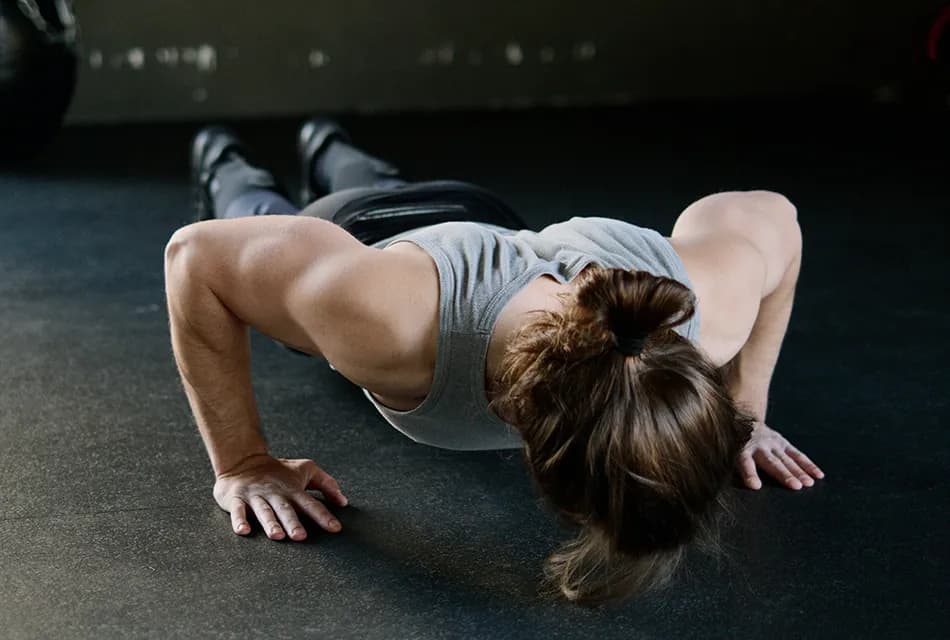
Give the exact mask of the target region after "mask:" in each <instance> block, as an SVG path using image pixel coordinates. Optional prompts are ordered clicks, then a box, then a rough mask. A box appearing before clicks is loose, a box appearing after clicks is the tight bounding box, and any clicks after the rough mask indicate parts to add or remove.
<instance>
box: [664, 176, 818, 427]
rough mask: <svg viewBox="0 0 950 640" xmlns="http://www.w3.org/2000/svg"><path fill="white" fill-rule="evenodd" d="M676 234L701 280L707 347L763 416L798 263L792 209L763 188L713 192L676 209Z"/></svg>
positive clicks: (734, 385) (736, 393)
mask: <svg viewBox="0 0 950 640" xmlns="http://www.w3.org/2000/svg"><path fill="white" fill-rule="evenodd" d="M673 237H674V238H676V239H677V241H678V242H679V243H680V244H682V245H684V246H685V249H686V253H687V256H688V258H687V260H689V261H690V262H692V264H693V273H695V279H696V280H698V283H697V284H698V285H699V287H698V288H699V296H700V308H701V309H702V311H703V314H702V316H703V333H704V336H703V343H704V346H705V348H706V350H707V351H708V352H709V353H710V355H711V357H712V358H713V359H714V360H715V361H717V362H719V363H722V364H725V365H726V371H727V375H728V378H729V385H730V390H731V391H732V392H733V395H734V397H735V398H736V399H737V400H739V401H740V402H741V403H742V404H744V405H745V406H746V407H747V408H748V409H750V410H751V411H752V412H753V413H754V414H755V416H756V417H757V418H758V419H760V420H764V419H765V410H766V405H767V398H768V390H769V384H770V381H771V379H772V373H773V372H774V370H775V365H776V362H777V361H778V355H779V351H780V349H781V346H782V340H783V338H784V336H785V331H786V328H787V327H788V321H789V317H790V315H791V308H792V300H793V297H794V292H795V284H796V282H797V279H798V270H799V266H800V264H801V248H802V238H801V230H800V229H799V226H798V220H797V212H796V210H795V207H794V206H793V205H792V204H791V203H790V202H789V201H788V200H787V199H786V198H784V197H783V196H781V195H779V194H775V193H771V192H766V191H750V192H733V193H721V194H715V195H712V196H708V197H706V198H703V199H701V200H699V201H697V202H695V203H694V204H692V205H691V206H690V207H689V208H687V209H686V210H685V211H684V212H683V213H682V214H681V215H680V217H679V219H678V220H677V222H676V226H675V227H674V229H673Z"/></svg>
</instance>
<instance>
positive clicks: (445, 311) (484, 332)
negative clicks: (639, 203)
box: [363, 217, 699, 451]
mask: <svg viewBox="0 0 950 640" xmlns="http://www.w3.org/2000/svg"><path fill="white" fill-rule="evenodd" d="M400 241H407V242H412V243H413V244H415V245H417V246H418V247H420V248H421V249H422V250H424V251H425V252H426V253H428V254H429V255H430V256H432V259H433V260H434V261H435V265H436V267H437V269H438V274H439V336H438V343H437V355H436V362H435V372H434V374H433V379H432V386H431V388H430V390H429V393H428V395H427V396H426V398H425V399H424V400H423V402H422V403H421V404H420V405H418V406H417V407H416V408H415V409H412V410H411V411H398V410H395V409H392V408H389V407H386V406H384V405H382V404H381V403H380V402H378V401H377V400H376V399H375V398H374V397H373V396H372V395H371V394H370V393H369V391H367V390H366V389H365V388H364V389H363V393H364V394H365V395H366V397H367V398H368V399H369V400H370V402H372V403H373V405H374V406H375V407H376V409H377V410H378V411H379V413H380V414H381V415H382V416H383V418H384V419H385V420H386V421H387V422H389V424H391V425H392V426H393V427H395V428H396V429H398V430H399V431H400V432H402V433H403V434H405V435H406V436H408V437H409V438H411V439H412V440H414V441H416V442H419V443H422V444H427V445H431V446H435V447H440V448H444V449H455V450H469V451H471V450H483V449H508V448H516V447H520V446H521V438H520V436H519V434H518V431H517V429H515V428H514V427H513V426H511V425H508V424H506V423H505V422H504V421H502V420H501V419H500V418H499V417H497V416H496V415H495V414H494V413H493V412H492V411H491V410H490V409H489V407H488V398H487V396H486V392H485V364H486V356H487V353H488V344H489V340H490V339H491V334H492V330H493V329H494V326H495V321H496V320H497V318H498V315H499V313H500V311H501V310H502V308H503V307H504V306H505V304H506V303H507V302H508V301H509V300H510V299H511V298H512V297H513V296H514V295H515V294H516V293H518V291H520V290H521V289H522V288H523V287H524V286H526V285H527V284H529V283H530V282H532V281H533V280H534V279H535V278H538V277H540V276H541V275H543V274H549V275H551V276H553V277H554V278H555V279H556V280H557V281H558V282H560V283H565V282H568V281H570V280H572V279H573V278H574V277H575V276H577V275H578V274H579V273H580V272H581V271H582V270H583V269H584V267H586V266H587V265H589V264H591V263H596V264H598V265H600V266H603V267H608V268H619V269H627V270H630V269H634V270H638V271H646V272H649V273H652V274H654V275H658V276H666V277H669V278H673V279H674V280H677V281H679V282H680V283H682V284H684V285H685V286H687V287H689V288H690V289H692V288H693V287H692V283H691V282H690V280H689V278H688V276H687V274H686V269H685V267H684V266H683V263H682V261H681V260H680V258H679V256H678V255H677V254H676V252H675V251H674V249H673V247H672V246H671V245H670V243H669V241H667V240H666V239H665V238H664V237H663V236H661V235H660V234H659V233H657V232H656V231H653V230H652V229H647V228H644V227H638V226H636V225H633V224H630V223H628V222H624V221H621V220H616V219H613V218H597V217H573V218H571V219H570V220H567V221H564V222H558V223H556V224H551V225H549V226H547V227H545V228H544V229H542V230H541V231H538V232H535V231H531V230H528V229H522V230H517V231H516V230H513V229H506V228H504V227H500V226H496V225H492V224H487V223H479V222H443V223H439V224H434V225H429V226H425V227H419V228H416V229H412V230H410V231H406V232H403V233H400V234H398V235H396V236H393V237H390V238H386V239H384V240H381V241H379V242H377V243H375V244H373V245H372V246H374V247H376V248H379V249H382V248H385V247H387V246H389V245H391V244H394V243H396V242H400ZM675 331H677V332H678V333H679V334H680V335H682V336H684V337H685V338H687V339H689V340H693V341H695V340H696V339H697V338H698V335H699V310H698V309H697V312H696V314H695V315H694V316H693V317H692V318H691V319H690V320H688V321H687V322H685V323H683V324H681V325H679V326H678V327H675Z"/></svg>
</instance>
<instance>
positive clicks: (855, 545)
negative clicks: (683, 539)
mask: <svg viewBox="0 0 950 640" xmlns="http://www.w3.org/2000/svg"><path fill="white" fill-rule="evenodd" d="M946 120H950V118H947V114H946V113H943V114H934V115H926V114H910V113H904V112H902V111H900V110H897V109H883V108H875V109H865V110H862V109H853V108H849V107H847V106H841V105H839V106H836V107H834V108H830V109H828V110H825V109H823V108H821V107H818V106H816V105H814V104H804V105H800V106H796V107H794V108H791V107H784V108H780V107H778V106H776V105H774V104H760V105H742V106H735V105H733V106H729V105H720V106H716V107H702V106H693V107H682V106H669V107H665V106H663V105H657V106H654V107H650V108H638V109H619V108H611V109H597V110H575V111H539V112H520V113H491V114H474V113H457V114H451V115H413V116H395V115H387V116H376V117H368V116H364V117H351V118H344V119H343V121H344V123H345V124H346V125H348V127H349V128H350V130H351V132H352V134H353V136H354V138H355V140H356V141H357V142H358V143H360V144H362V145H363V146H365V147H367V148H368V149H370V150H372V151H375V152H377V153H379V154H380V155H382V156H384V157H387V158H389V159H391V160H392V161H394V162H395V163H397V164H399V165H401V166H402V167H404V169H405V170H406V173H408V174H409V175H410V176H411V177H414V178H418V179H423V178H434V177H453V178H461V179H468V180H472V181H475V182H479V183H482V184H484V185H485V186H488V187H490V188H493V189H496V190H497V191H498V192H500V193H501V194H502V195H504V196H506V197H507V198H509V199H510V200H511V202H512V203H513V204H514V205H515V206H516V208H518V209H519V210H520V211H521V212H522V213H523V215H524V216H525V218H526V219H527V220H528V221H529V223H530V224H531V225H532V226H533V227H534V228H535V229H539V228H541V227H542V226H544V225H545V224H548V223H551V222H555V221H558V220H561V219H565V218H568V217H570V216H573V215H590V216H612V217H617V218H622V219H626V220H629V221H631V222H635V223H638V224H641V225H645V226H653V227H656V228H658V229H660V230H661V231H663V232H664V233H668V232H669V230H670V228H671V225H672V222H673V220H674V218H675V216H676V214H677V213H678V212H679V210H681V209H682V208H683V207H685V206H686V205H687V204H689V203H690V202H691V201H692V200H694V199H696V198H698V197H700V196H702V195H705V194H707V193H710V192H714V191H721V190H729V189H747V188H767V189H773V190H778V191H781V192H783V193H785V194H787V195H788V196H789V197H790V198H791V199H792V201H793V202H795V203H796V205H797V206H798V209H799V215H800V221H801V226H802V228H803V231H804V237H805V257H804V266H803V271H802V276H801V280H800V284H799V288H798V296H797V302H796V307H795V311H794V313H793V317H792V321H791V327H790V330H789V333H788V336H787V338H786V342H785V346H784V349H783V353H782V357H781V360H780V363H779V367H778V370H777V372H776V374H775V377H774V380H773V386H772V400H771V406H770V411H769V424H770V425H771V426H772V427H774V428H776V429H778V430H779V431H781V432H783V433H784V434H785V435H787V436H788V437H789V439H791V440H792V442H793V443H795V444H797V445H798V446H799V447H800V448H801V449H803V450H804V451H806V452H807V453H808V454H810V455H811V457H812V458H813V459H814V460H815V461H816V462H817V463H818V464H819V465H820V466H821V467H822V468H823V469H824V470H825V472H826V473H827V478H826V479H825V480H824V481H822V482H819V483H818V485H817V486H816V487H815V488H813V489H810V490H804V491H801V492H797V493H796V492H792V491H788V490H785V489H782V488H780V487H779V486H777V485H775V484H767V485H766V487H765V488H764V489H763V490H761V491H759V492H751V491H741V492H740V494H739V500H738V503H739V505H738V510H737V514H736V515H737V523H736V524H735V525H734V526H732V527H731V528H729V529H727V530H726V532H725V535H724V540H725V542H726V543H727V546H728V549H729V553H728V556H727V557H724V558H722V559H719V560H715V559H710V558H706V557H703V556H701V555H698V554H697V555H695V556H694V557H691V558H690V561H689V563H688V570H687V571H686V572H684V573H682V574H681V575H680V576H679V577H678V579H677V580H676V581H675V583H674V584H673V585H672V586H671V587H670V588H668V589H666V590H665V591H661V592H658V593H656V594H653V595H650V596H648V597H645V598H643V599H640V600H638V601H634V602H630V603H627V604H625V605H623V606H621V607H619V608H610V609H603V610H587V609H581V608H577V607H575V606H572V605H568V604H564V603H561V602H557V601H551V600H545V599H542V598H540V597H539V596H538V595H537V593H536V587H537V579H538V577H539V571H540V566H541V561H542V560H543V558H544V557H545V555H546V553H548V552H549V551H550V550H551V549H552V548H553V547H554V546H555V545H556V544H557V542H558V540H560V539H562V538H563V537H564V536H565V535H566V533H565V532H562V531H561V530H559V528H558V525H557V524H556V522H555V521H554V519H553V518H551V517H550V516H549V515H548V514H547V513H545V511H544V510H543V509H542V507H541V506H540V505H539V504H538V502H537V500H536V498H535V495H534V494H533V492H532V489H531V486H530V482H529V480H528V476H527V475H526V472H525V471H524V470H523V468H522V464H521V462H520V459H519V456H518V455H517V453H516V452H501V453H500V452H485V453H456V452H449V451H441V450H438V449H432V448H428V447H425V446H422V445H416V444H414V443H412V442H411V441H410V440H408V439H406V438H405V437H403V436H402V435H400V434H399V433H398V432H396V431H395V430H394V429H392V428H391V427H389V426H388V425H387V424H386V423H385V422H384V421H383V419H382V418H381V417H380V416H379V415H378V414H377V413H376V412H375V411H374V410H373V408H372V407H371V406H370V405H369V403H368V402H367V401H366V399H365V398H364V397H363V396H362V394H361V393H360V392H359V390H358V389H357V388H356V387H353V386H351V385H349V383H347V382H346V381H345V380H344V379H343V378H341V377H339V376H338V375H337V374H335V373H334V372H332V371H330V370H329V369H328V368H327V366H326V365H325V363H323V362H322V361H316V360H312V359H307V358H301V357H299V356H295V355H293V354H291V353H289V352H287V351H284V350H282V349H280V348H278V347H277V346H275V345H274V344H273V343H272V342H270V341H269V340H267V339H265V338H262V337H261V336H255V338H254V364H253V367H254V376H255V381H256V390H257V395H258V401H259V405H260V411H261V414H262V418H263V423H264V430H265V435H266V437H267V439H268V441H269V443H270V446H271V449H272V452H273V453H274V454H275V455H280V456H286V457H312V458H313V459H315V460H317V462H318V463H319V464H321V465H322V466H324V467H325V468H326V469H327V470H328V471H330V472H331V473H332V474H334V475H335V476H336V477H337V479H338V480H339V481H340V483H341V485H342V486H343V488H344V490H345V491H346V493H347V495H348V496H349V497H350V500H351V503H352V506H350V507H348V508H346V509H344V510H341V511H340V512H339V516H340V519H341V520H342V521H343V524H344V527H345V531H344V533H342V534H340V535H336V536H331V535H329V534H324V535H320V534H319V533H317V532H316V531H315V529H314V527H313V526H311V527H310V531H311V535H310V538H309V539H308V541H307V542H306V543H291V542H286V541H284V542H273V541H270V540H268V539H267V538H266V537H265V536H263V535H262V534H260V533H259V532H257V533H255V534H254V535H253V536H251V537H249V538H241V537H238V536H235V535H234V534H233V533H231V530H230V528H229V525H228V517H227V514H225V513H224V512H223V511H220V510H219V509H218V507H217V506H216V504H215V503H214V501H213V500H212V497H211V487H212V483H213V476H212V473H211V467H210V465H209V463H208V460H207V457H206V455H205V451H204V449H203V446H202V443H201V440H200V437H199V435H198V432H197V430H196V428H195V426H194V424H193V422H192V420H191V417H190V413H189V410H188V405H187V402H186V399H185V396H184V393H183V392H182V390H181V387H180V383H179V380H178V375H177V372H176V369H175V364H174V360H173V358H172V353H171V347H170V343H169V337H168V328H167V317H166V313H165V306H164V293H163V278H162V250H163V248H164V244H165V242H166V241H167V239H168V238H169V236H170V235H171V233H172V232H173V231H174V230H175V228H176V227H178V226H179V225H182V224H184V223H187V222H188V221H189V220H190V216H191V210H190V202H189V193H188V184H187V166H186V158H187V146H188V141H189V137H190V135H191V133H192V132H193V131H194V129H195V127H196V126H197V123H196V124H195V125H160V126H159V125H150V126H144V125H143V126H124V127H116V128H114V127H86V128H71V129H67V130H66V131H64V132H63V135H62V136H61V137H60V139H59V140H58V142H57V143H56V144H55V146H54V147H53V148H52V149H51V150H50V151H49V153H48V154H47V157H46V159H45V160H41V161H38V162H36V163H34V164H33V165H32V166H30V167H26V166H21V168H20V169H18V170H16V171H9V170H8V171H5V172H3V173H2V174H0V223H2V231H0V327H2V331H0V637H3V638H8V639H19V638H232V637H233V638H264V637H266V638H270V639H276V638H300V637H313V638H386V639H391V638H492V639H495V638H602V639H605V640H606V639H607V638H625V639H630V638H693V637H696V638H707V637H708V638H721V637H741V638H760V637H769V638H835V637H837V638H869V637H873V638H944V637H948V634H950V623H948V617H947V613H946V605H947V599H948V598H947V595H948V568H950V567H948V558H950V551H948V549H950V538H948V535H947V533H948V529H947V522H948V511H950V509H948V505H950V500H948V498H950V492H948V487H947V476H948V458H950V446H948V445H950V436H948V433H950V430H948V424H947V418H948V413H950V412H948V410H947V390H948V386H950V384H948V383H950V371H948V358H950V349H948V338H947V336H948V334H950V296H948V293H950V292H948V271H950V249H948V239H950V233H948V218H950V156H948V154H947V150H948V149H950V145H948V144H947V141H948V136H947V128H946V125H945V124H944V125H941V124H940V123H941V122H943V121H946ZM237 126H238V127H239V129H240V130H241V131H243V132H245V133H246V137H247V138H248V140H249V142H250V143H251V144H252V145H253V147H254V148H256V149H259V150H260V153H259V154H258V158H259V159H260V160H261V161H262V162H264V163H266V164H272V165H273V166H275V167H277V168H278V169H279V171H280V173H281V174H282V175H286V176H292V175H294V174H293V167H292V145H293V133H294V127H295V122H294V121H288V120H281V121H276V122H270V121H257V122H252V123H238V124H237ZM941 127H943V128H941Z"/></svg>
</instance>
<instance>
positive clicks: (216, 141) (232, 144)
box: [191, 126, 247, 220]
mask: <svg viewBox="0 0 950 640" xmlns="http://www.w3.org/2000/svg"><path fill="white" fill-rule="evenodd" d="M232 154H234V155H238V156H241V157H247V152H246V149H245V147H244V143H242V142H241V140H240V139H239V138H238V137H237V134H235V133H234V132H233V131H231V130H230V129H228V128H226V127H217V126H215V127H205V128H204V129H202V130H201V131H199V132H198V133H197V134H195V137H194V139H192V141H191V189H192V195H193V198H194V203H195V209H196V211H197V213H198V216H197V219H198V220H210V219H211V218H213V217H214V200H213V199H212V198H211V189H210V187H211V179H212V178H213V177H214V171H215V168H216V167H217V166H218V165H219V164H220V163H221V162H222V161H225V160H227V159H228V158H229V157H231V155H232Z"/></svg>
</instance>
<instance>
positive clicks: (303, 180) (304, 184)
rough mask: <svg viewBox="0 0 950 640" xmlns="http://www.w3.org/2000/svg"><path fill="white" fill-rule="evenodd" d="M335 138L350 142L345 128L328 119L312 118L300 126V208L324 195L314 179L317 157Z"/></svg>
mask: <svg viewBox="0 0 950 640" xmlns="http://www.w3.org/2000/svg"><path fill="white" fill-rule="evenodd" d="M334 138H339V139H340V140H342V141H343V142H349V141H350V136H349V135H348V134H347V133H346V131H344V130H343V127H341V126H340V125H338V124H337V123H336V122H334V121H332V120H330V119H328V118H311V119H309V120H307V121H306V122H304V123H303V124H302V125H301V126H300V131H299V132H298V133H297V157H298V159H299V160H300V172H301V175H300V206H302V207H306V206H307V205H308V204H310V203H311V202H313V201H314V200H316V199H317V197H319V196H321V195H323V189H322V188H321V187H320V185H318V184H317V183H316V181H315V180H314V179H313V168H314V165H315V164H316V162H317V157H318V156H319V155H320V153H321V152H322V151H323V150H324V149H326V147H327V145H328V144H329V142H330V141H331V140H333V139H334Z"/></svg>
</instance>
